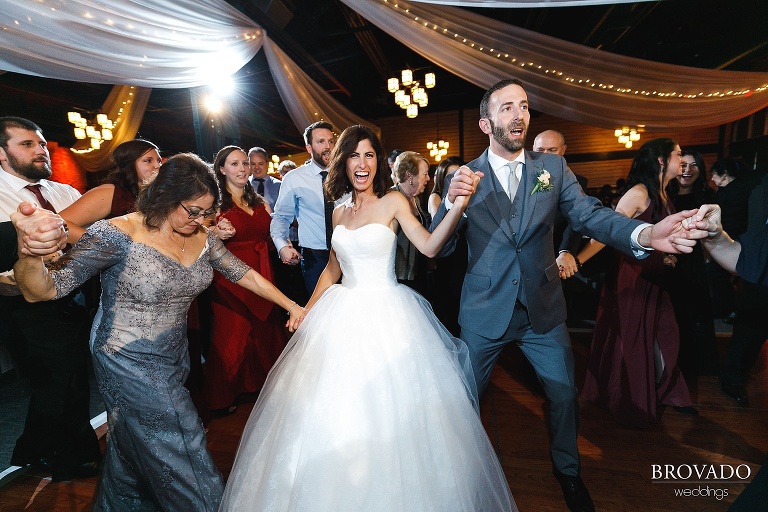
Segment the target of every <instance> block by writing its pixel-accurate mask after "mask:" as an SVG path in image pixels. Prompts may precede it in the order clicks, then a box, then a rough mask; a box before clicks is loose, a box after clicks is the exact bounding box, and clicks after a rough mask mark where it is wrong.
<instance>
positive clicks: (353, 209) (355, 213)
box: [352, 199, 363, 215]
mask: <svg viewBox="0 0 768 512" xmlns="http://www.w3.org/2000/svg"><path fill="white" fill-rule="evenodd" d="M355 206H357V208H355ZM362 207H363V200H362V199H361V200H360V205H359V206H358V204H357V201H354V202H353V203H352V215H357V210H359V209H360V208H362Z"/></svg>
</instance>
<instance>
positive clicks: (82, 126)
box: [67, 112, 115, 149]
mask: <svg viewBox="0 0 768 512" xmlns="http://www.w3.org/2000/svg"><path fill="white" fill-rule="evenodd" d="M67 119H68V120H69V122H70V123H72V124H73V125H75V127H74V132H75V138H76V139H78V140H84V139H91V148H92V149H99V148H101V143H102V142H104V141H105V140H112V130H113V129H114V128H115V123H114V122H113V121H111V120H110V119H109V117H107V114H96V117H95V118H93V119H91V120H88V119H86V118H84V117H83V116H82V115H81V114H80V112H67Z"/></svg>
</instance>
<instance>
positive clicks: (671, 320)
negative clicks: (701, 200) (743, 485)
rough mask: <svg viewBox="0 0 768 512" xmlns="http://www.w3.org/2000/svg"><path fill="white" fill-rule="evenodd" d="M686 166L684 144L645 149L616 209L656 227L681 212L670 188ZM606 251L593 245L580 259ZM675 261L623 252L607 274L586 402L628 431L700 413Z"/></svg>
mask: <svg viewBox="0 0 768 512" xmlns="http://www.w3.org/2000/svg"><path fill="white" fill-rule="evenodd" d="M680 162H681V151H680V146H678V145H677V143H676V142H675V141H673V140H672V139H667V138H662V139H654V140H650V141H648V142H646V143H645V144H643V146H642V147H641V148H640V151H639V152H638V156H637V158H635V160H634V161H633V162H632V167H631V169H630V171H629V176H628V177H627V187H628V190H627V193H626V194H624V196H622V198H621V199H620V200H619V203H618V205H617V206H616V211H617V212H619V213H621V214H623V215H626V216H628V217H632V218H636V219H638V220H642V221H645V222H649V223H655V222H658V221H660V220H661V219H663V218H664V217H666V216H668V215H670V214H672V213H675V211H674V206H673V204H672V202H671V201H670V199H669V197H668V196H667V192H666V188H667V185H668V184H669V182H670V180H674V179H675V177H676V176H677V175H678V174H679V173H680V170H679V169H680ZM602 247H604V245H603V244H601V243H600V242H597V241H596V240H592V241H590V243H589V245H588V246H587V247H585V248H584V249H583V250H582V251H581V253H580V254H579V255H578V257H577V261H580V262H581V263H583V262H585V261H586V260H588V259H589V258H590V257H591V256H592V255H594V254H595V253H597V251H599V250H600V249H601V248H602ZM675 263H676V259H675V256H673V255H670V254H663V253H659V252H658V251H653V252H651V254H650V255H649V256H648V257H647V258H645V259H641V260H638V259H635V258H633V257H631V256H628V255H624V254H621V255H618V260H617V264H616V266H615V267H614V268H612V269H609V270H608V272H607V277H606V282H605V285H604V286H603V293H602V296H601V297H600V306H599V308H598V311H597V318H596V321H595V330H594V335H593V338H592V350H591V352H590V356H589V362H588V365H587V375H586V381H585V383H584V389H583V391H582V396H583V397H584V398H585V399H587V400H590V401H592V402H595V403H597V404H598V405H602V406H603V407H606V408H607V409H608V410H609V411H610V412H611V415H613V417H614V418H615V419H616V421H618V422H619V423H622V424H624V425H629V426H633V427H646V426H648V425H649V424H651V423H654V422H655V421H656V420H657V417H658V414H659V406H660V405H670V406H673V408H674V409H675V411H677V412H679V413H681V414H698V411H697V410H696V409H695V408H694V407H693V403H692V402H691V397H690V394H689V392H688V385H687V384H686V382H685V379H684V378H683V374H682V373H681V372H680V368H679V367H678V365H677V355H678V352H679V350H680V337H679V332H678V326H677V321H676V319H675V312H674V309H673V308H672V302H671V299H670V296H669V292H668V290H667V283H668V282H669V279H668V277H669V276H668V275H667V276H666V278H665V268H668V267H674V265H675Z"/></svg>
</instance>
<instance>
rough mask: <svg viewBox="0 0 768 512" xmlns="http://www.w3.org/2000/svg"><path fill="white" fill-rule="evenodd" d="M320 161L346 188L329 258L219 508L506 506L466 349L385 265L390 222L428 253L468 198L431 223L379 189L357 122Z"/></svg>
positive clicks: (376, 163)
mask: <svg viewBox="0 0 768 512" xmlns="http://www.w3.org/2000/svg"><path fill="white" fill-rule="evenodd" d="M328 170H329V172H328V177H327V180H326V183H325V187H326V192H327V193H328V195H329V196H330V198H338V197H341V196H342V195H343V194H344V193H346V192H350V191H351V192H352V196H351V198H350V200H349V201H347V202H346V203H345V204H343V205H341V206H339V207H338V208H336V210H335V211H334V214H333V225H334V232H333V239H332V246H333V250H332V251H331V255H330V260H329V262H328V266H327V267H326V268H325V270H324V271H323V273H322V275H321V276H320V280H319V281H318V284H317V287H316V288H315V291H314V293H313V295H312V298H311V299H310V301H309V303H308V304H307V308H308V309H309V310H310V312H309V314H308V315H307V317H306V319H305V320H304V323H303V324H302V325H301V326H300V327H299V329H298V330H297V331H296V334H295V335H294V336H293V338H292V339H291V341H290V342H289V343H288V346H287V347H286V349H285V351H284V352H283V354H282V355H281V356H280V359H279V360H278V361H277V363H276V364H275V366H274V367H273V369H272V371H271V372H270V374H269V376H268V378H267V382H266V384H265V385H264V388H263V390H262V392H261V395H260V396H259V399H258V401H257V402H256V405H255V406H254V409H253V412H252V413H251V417H250V418H249V420H248V423H247V424H246V426H245V432H244V434H243V437H242V440H241V442H240V446H239V448H238V452H237V456H236V458H235V463H234V467H233V469H232V473H231V475H230V477H229V481H228V482H227V487H226V490H225V492H224V498H223V501H222V504H221V509H220V510H225V511H226V510H249V511H250V510H258V511H266V510H270V511H272V510H274V511H279V512H283V511H312V512H315V511H320V512H344V511H349V512H353V511H354V512H357V511H361V510H365V511H382V512H393V511H419V512H422V511H433V510H434V511H437V510H440V511H457V512H458V511H467V512H477V511H489V512H490V511H492V512H497V511H510V510H517V507H516V506H515V504H514V501H513V499H512V496H511V494H510V491H509V487H508V486H507V482H506V479H505V477H504V473H503V471H502V469H501V466H500V464H499V462H498V459H497V457H496V454H495V453H494V451H493V448H492V447H491V444H490V442H489V441H488V437H487V436H486V434H485V431H484V429H483V426H482V424H481V422H480V418H479V416H478V412H477V396H476V390H475V387H474V379H473V377H472V371H471V367H470V363H469V359H468V357H467V353H466V350H467V349H466V346H465V345H463V342H461V340H458V339H456V338H452V337H450V334H449V333H448V331H447V330H446V329H445V328H444V327H443V326H442V325H441V324H440V323H439V321H438V320H437V319H436V318H435V316H434V315H433V313H432V310H431V308H430V306H429V304H428V303H427V302H426V301H425V300H424V298H423V297H421V296H420V295H418V294H417V293H415V292H413V291H412V290H411V289H409V288H407V287H406V286H403V285H399V284H398V283H397V281H396V279H395V276H394V250H395V240H396V238H395V233H394V231H393V226H395V223H399V225H400V227H401V229H402V230H403V231H404V232H405V234H406V235H407V236H408V238H409V239H410V240H411V241H412V242H413V244H414V245H415V246H416V247H417V248H418V249H419V250H420V251H421V252H422V253H424V254H425V255H427V256H434V255H435V254H436V253H437V252H438V251H439V250H440V248H441V247H442V245H443V244H444V243H445V241H446V240H447V239H448V237H449V236H451V233H452V231H453V229H454V228H455V226H456V224H457V222H458V220H459V217H460V216H461V215H462V213H463V212H464V210H465V208H466V199H467V198H468V197H469V196H467V198H462V197H460V198H458V199H457V200H456V202H455V203H454V206H453V208H451V210H450V212H449V213H448V216H447V217H446V219H445V221H444V222H441V223H440V225H439V226H438V227H437V229H435V231H434V233H432V234H430V233H429V232H428V231H427V230H425V229H424V228H423V227H422V226H421V224H420V223H419V222H418V220H417V219H416V217H414V216H413V214H412V213H411V209H410V206H409V204H408V201H407V200H406V198H405V197H404V196H403V195H402V194H400V193H398V192H389V188H390V187H391V185H392V182H391V176H390V172H389V169H388V168H387V165H386V158H385V156H384V150H383V148H382V146H381V143H380V142H379V140H378V138H377V137H376V135H375V134H374V133H373V132H372V131H371V130H370V129H369V128H367V127H364V126H359V125H358V126H352V127H349V128H347V129H346V130H344V132H343V133H342V134H341V136H340V137H339V140H338V142H337V144H336V147H335V148H334V150H333V154H332V156H331V162H330V164H329V167H328ZM480 177H482V174H481V173H479V174H478V175H477V176H475V180H476V181H475V184H476V183H477V180H479V179H480ZM342 275H343V281H342V282H341V284H335V283H337V282H338V280H339V278H340V277H341V276H342Z"/></svg>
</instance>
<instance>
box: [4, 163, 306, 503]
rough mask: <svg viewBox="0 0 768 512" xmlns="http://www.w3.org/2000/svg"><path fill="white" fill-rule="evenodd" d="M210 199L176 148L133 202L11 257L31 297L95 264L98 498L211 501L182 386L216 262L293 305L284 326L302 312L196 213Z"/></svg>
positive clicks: (209, 182) (203, 179) (218, 482)
mask: <svg viewBox="0 0 768 512" xmlns="http://www.w3.org/2000/svg"><path fill="white" fill-rule="evenodd" d="M218 199H219V188H218V185H217V183H216V179H215V178H214V177H213V175H212V173H211V172H210V169H209V167H208V165H207V164H206V163H205V162H203V161H202V160H200V158H199V157H197V156H195V155H192V154H182V155H176V156H174V157H172V158H170V159H168V161H166V162H165V163H164V164H163V165H162V166H161V168H160V172H159V173H158V175H157V178H156V179H155V181H153V182H152V183H151V184H150V185H148V186H147V187H146V188H144V189H143V190H142V191H141V192H140V193H139V198H138V201H137V210H138V211H137V212H136V213H131V214H128V215H126V216H123V217H117V218H114V219H111V220H102V221H99V222H96V223H94V225H93V226H91V227H90V228H89V229H88V231H87V232H86V233H85V234H84V235H83V236H82V237H81V239H80V241H78V242H77V244H75V246H74V247H73V248H72V249H71V251H70V252H69V253H67V254H66V255H65V256H64V257H63V258H61V259H59V260H58V261H56V262H55V263H53V264H50V265H49V266H48V267H46V266H45V265H43V261H42V259H41V258H39V257H31V256H22V255H20V256H19V261H18V263H16V266H15V271H16V278H17V281H18V282H19V286H20V288H21V290H22V292H23V293H24V297H25V298H27V299H28V300H30V301H48V300H51V299H54V298H57V297H61V296H63V295H66V294H67V293H69V292H70V291H71V290H72V289H74V288H75V287H77V286H78V285H80V284H81V283H83V282H84V281H85V280H87V279H88V278H89V277H91V276H93V275H95V274H96V273H99V272H100V273H101V276H102V280H101V282H102V287H103V292H102V302H101V305H100V307H99V313H98V315H97V317H96V323H95V325H94V328H93V329H92V331H91V350H92V353H93V363H94V370H95V373H96V380H97V382H98V385H99V390H100V391H101V394H102V398H103V399H104V403H105V405H106V407H107V414H108V416H107V418H108V420H107V421H108V425H109V435H108V436H107V453H106V459H105V463H104V468H103V470H102V473H101V480H100V482H99V486H98V494H97V497H96V501H95V508H96V509H97V510H158V509H160V510H195V511H216V510H217V508H218V506H219V501H220V499H221V494H222V491H223V482H222V478H221V475H220V474H219V471H218V470H217V469H216V466H215V465H214V463H213V459H212V458H211V454H210V453H209V451H208V449H207V447H206V438H205V431H204V429H203V424H202V422H201V421H200V418H199V417H198V415H197V411H196V410H195V408H194V406H193V404H192V401H191V399H190V396H189V392H188V391H187V390H186V389H185V388H184V387H183V386H182V383H183V382H184V380H185V379H186V374H187V373H188V371H189V357H188V353H187V340H186V336H185V333H186V326H187V322H186V316H187V310H188V309H189V305H190V303H191V302H192V299H193V298H194V297H195V296H196V295H197V294H198V293H200V292H201V291H202V290H204V289H205V288H206V287H207V286H208V284H209V283H210V281H211V277H212V274H213V270H214V269H215V270H218V271H219V272H221V273H223V274H224V275H226V276H227V278H229V279H231V280H232V281H233V282H237V283H238V284H239V285H241V286H243V287H245V288H248V289H249V290H251V291H252V292H254V293H256V294H258V295H259V296H261V297H264V298H266V299H267V300H270V301H274V302H276V303H277V304H279V305H280V306H282V307H283V308H285V309H288V310H290V318H289V321H288V322H289V326H290V327H291V328H296V327H298V324H299V323H300V322H301V319H302V318H303V315H304V309H303V308H301V307H299V306H297V305H295V304H293V303H292V302H291V301H290V300H289V299H288V298H287V297H285V296H284V295H283V294H281V293H280V292H279V291H278V290H277V288H275V287H274V286H273V285H272V284H271V283H270V282H269V281H267V280H266V279H264V278H263V277H262V276H261V275H259V274H258V273H257V272H255V271H254V270H252V269H250V268H249V267H248V266H247V265H246V264H244V263H243V262H242V261H240V260H238V259H237V258H236V257H235V256H233V255H232V253H230V252H229V251H227V249H226V248H225V247H224V245H223V243H222V242H221V240H219V239H218V238H217V237H216V235H214V234H213V233H211V232H207V230H205V229H203V227H202V226H201V224H202V222H203V221H204V219H205V218H208V217H213V216H215V215H216V203H217V202H218ZM23 249H24V248H23V247H21V248H20V252H23ZM187 249H189V251H187Z"/></svg>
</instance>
